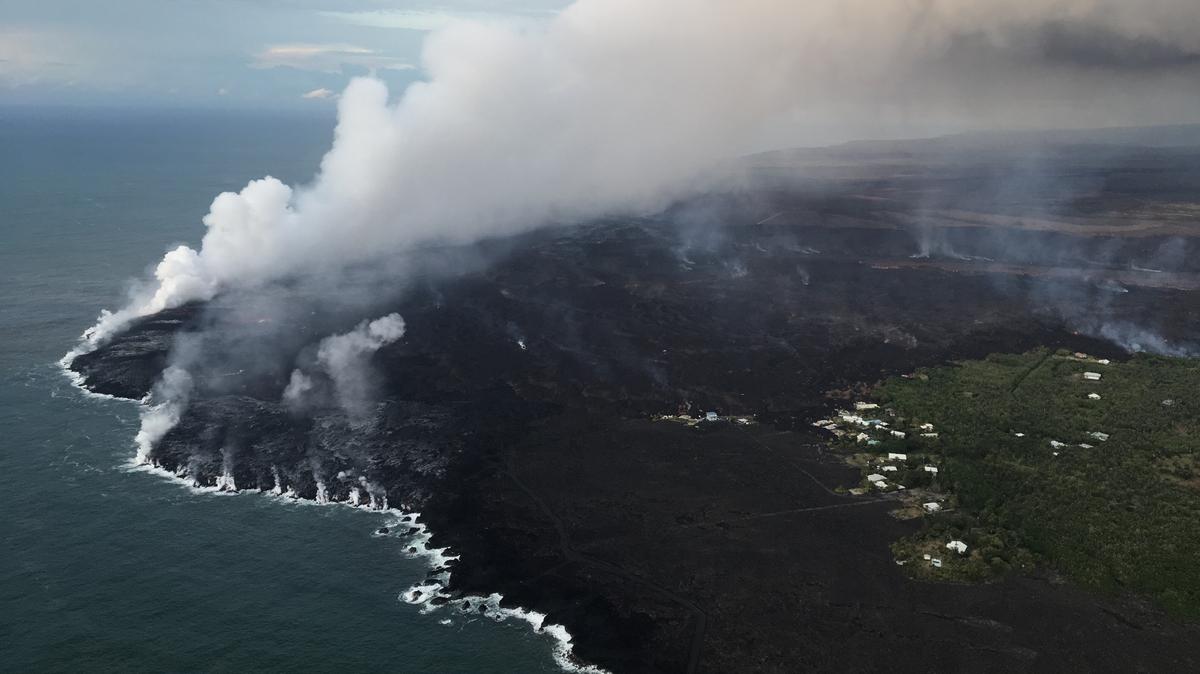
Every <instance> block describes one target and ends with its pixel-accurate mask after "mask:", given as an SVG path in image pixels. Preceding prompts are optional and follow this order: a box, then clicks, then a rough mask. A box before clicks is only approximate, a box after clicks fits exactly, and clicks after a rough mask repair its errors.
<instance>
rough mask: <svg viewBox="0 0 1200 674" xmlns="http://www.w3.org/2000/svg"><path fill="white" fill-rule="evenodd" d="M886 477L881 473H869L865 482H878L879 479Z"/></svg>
mask: <svg viewBox="0 0 1200 674" xmlns="http://www.w3.org/2000/svg"><path fill="white" fill-rule="evenodd" d="M886 479H887V478H886V477H884V476H883V475H880V474H879V473H871V474H870V475H868V476H867V482H879V481H880V480H886Z"/></svg>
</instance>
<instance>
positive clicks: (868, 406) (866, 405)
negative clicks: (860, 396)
mask: <svg viewBox="0 0 1200 674" xmlns="http://www.w3.org/2000/svg"><path fill="white" fill-rule="evenodd" d="M854 409H856V410H858V411H860V412H861V411H863V410H877V409H879V405H876V404H875V403H854Z"/></svg>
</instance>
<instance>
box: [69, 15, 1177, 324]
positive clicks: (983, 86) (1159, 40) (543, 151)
mask: <svg viewBox="0 0 1200 674" xmlns="http://www.w3.org/2000/svg"><path fill="white" fill-rule="evenodd" d="M1198 36H1200V12H1197V11H1196V9H1195V4H1194V0H1150V1H1147V2H1140V3H1129V2H1125V1H1123V0H1121V1H1118V0H1067V1H1062V0H1056V1H1051V0H1008V1H1005V2H999V1H996V2H986V1H985V2H981V1H979V0H924V1H917V2H913V1H911V0H847V1H845V2H836V3H833V2H831V3H824V2H795V1H794V0H739V1H738V2H729V1H722V0H578V1H577V2H576V3H574V4H573V5H571V6H570V7H569V8H567V9H566V10H564V11H563V12H562V13H560V14H559V15H557V16H556V17H554V18H553V19H551V20H550V21H548V22H547V23H545V24H543V25H538V26H533V27H530V26H527V25H526V26H513V25H484V24H480V23H471V22H463V23H459V24H455V25H452V26H450V27H448V28H446V29H444V30H441V31H439V32H437V33H435V34H433V35H432V36H431V37H430V38H429V39H428V41H427V43H426V48H425V52H424V56H423V65H424V68H425V71H426V72H427V74H428V80H427V81H425V82H421V83H418V84H415V85H413V86H411V87H410V88H409V89H408V90H407V91H406V92H404V94H403V95H402V96H401V97H400V98H399V100H398V101H396V102H394V103H391V102H389V94H388V92H387V90H386V88H385V87H384V85H383V84H382V83H380V82H379V81H377V80H373V79H366V78H364V79H357V80H354V81H353V82H351V84H350V85H349V87H348V88H347V89H346V91H345V93H344V95H343V96H342V98H341V100H340V104H339V122H338V126H337V130H336V138H335V142H334V145H333V147H332V149H331V150H330V151H329V153H328V154H327V155H326V156H325V158H324V160H323V161H322V164H321V170H320V173H319V174H318V176H317V177H316V179H315V181H314V182H313V183H312V184H310V185H307V186H304V187H300V188H292V187H289V186H287V185H285V184H283V183H282V182H280V181H279V180H276V179H274V178H271V177H267V178H263V179H261V180H255V181H252V182H251V183H249V184H248V185H247V186H246V187H245V188H244V189H243V190H242V191H241V192H239V193H236V194H235V193H225V194H221V195H220V196H218V197H217V198H216V199H215V200H214V201H213V203H212V207H211V210H210V212H209V214H208V215H207V216H206V217H205V218H204V224H205V225H206V227H207V233H206V234H205V236H204V240H203V243H202V245H201V246H200V248H199V250H193V249H191V248H188V247H185V246H181V247H179V248H177V249H175V250H172V251H170V252H168V253H167V254H166V255H165V256H164V258H163V260H162V261H161V262H160V263H159V264H158V266H157V268H156V270H155V273H154V279H153V281H151V282H150V284H149V285H148V287H147V288H146V289H145V292H143V293H141V294H139V295H138V296H137V297H135V298H134V299H133V300H132V301H131V302H130V304H129V305H128V306H127V307H126V308H124V309H122V310H120V311H117V312H115V313H109V312H106V313H105V314H103V315H102V317H101V320H100V321H99V323H98V324H97V325H96V326H95V327H94V328H92V329H91V330H89V332H88V333H87V334H86V337H87V343H88V344H90V345H95V344H98V343H99V342H101V341H103V340H104V339H105V338H107V337H108V336H109V335H111V334H112V333H113V332H114V331H116V330H118V329H119V328H120V327H121V326H123V325H124V324H125V323H126V322H127V321H129V320H131V319H132V318H135V317H137V316H141V315H147V314H151V313H154V312H157V311H160V310H162V309H164V308H169V307H174V306H178V305H180V304H182V303H185V302H188V301H191V300H198V299H199V300H203V299H208V298H211V297H213V296H214V295H215V294H216V293H218V292H220V291H221V290H222V289H224V288H228V287H230V286H252V285H254V284H256V283H261V282H266V281H270V280H272V279H278V278H281V277H286V276H290V275H295V274H298V273H299V272H300V271H301V270H303V271H305V272H308V271H311V270H321V269H330V268H333V269H336V268H338V267H341V266H344V265H346V264H349V263H353V262H356V261H360V260H364V259H367V258H370V257H374V256H378V255H382V254H387V253H389V252H396V251H401V250H406V249H412V248H414V247H419V246H422V245H425V244H428V243H432V242H443V241H445V242H467V241H471V240H475V239H478V238H481V237H486V236H493V235H503V234H508V233H513V232H516V231H518V230H522V229H526V228H531V227H537V226H542V225H545V224H549V223H553V222H558V221H577V220H580V219H586V218H590V217H594V216H599V215H604V214H610V213H614V212H622V211H646V210H654V209H657V208H660V207H662V206H664V205H665V204H667V203H668V202H669V201H671V200H672V198H674V197H677V196H680V195H681V194H682V193H684V192H686V191H687V190H688V189H690V188H694V187H696V186H697V184H698V183H699V181H701V180H702V179H704V178H706V177H711V174H710V173H709V169H711V168H712V167H713V166H714V165H715V164H717V163H718V162H720V161H721V160H723V159H725V158H727V157H730V156H732V155H736V154H737V153H739V152H744V151H747V150H751V149H760V148H763V147H766V146H772V145H784V144H788V143H794V142H796V141H797V140H806V141H810V142H811V141H814V140H822V139H831V138H843V137H847V136H867V135H876V136H878V135H895V134H897V133H908V134H913V133H920V132H921V131H925V130H928V126H929V125H937V128H939V129H942V130H948V129H953V128H955V127H996V126H1010V127H1011V126H1028V125H1057V126H1086V125H1091V126H1098V125H1104V124H1118V123H1157V122H1169V121H1181V118H1183V117H1186V118H1188V119H1190V118H1193V117H1194V114H1195V113H1194V111H1195V110H1196V109H1200V93H1198V91H1200V90H1197V89H1196V88H1195V87H1194V83H1195V81H1196V75H1197V72H1200V37H1198ZM822 134H823V135H822ZM85 346H86V345H85Z"/></svg>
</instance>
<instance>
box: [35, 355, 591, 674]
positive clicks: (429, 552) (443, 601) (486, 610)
mask: <svg viewBox="0 0 1200 674" xmlns="http://www.w3.org/2000/svg"><path fill="white" fill-rule="evenodd" d="M84 352H86V351H82V350H80V349H79V348H76V349H73V350H72V351H70V352H68V353H67V354H66V355H65V356H63V357H62V358H61V359H60V360H59V361H58V362H57V365H58V366H59V368H60V370H61V372H62V373H63V375H64V376H65V377H66V378H67V380H68V381H69V382H70V384H71V385H72V386H73V387H74V388H75V389H76V390H78V391H80V392H82V393H83V394H84V395H85V396H87V397H89V398H94V399H100V400H105V401H120V402H124V403H131V404H136V405H138V406H139V407H141V408H142V410H143V421H144V419H145V416H146V412H147V411H149V413H150V414H153V411H154V408H153V407H151V406H150V405H149V396H146V397H145V398H142V399H141V400H131V399H129V398H121V397H118V396H113V395H108V394H104V393H96V392H94V391H91V390H90V389H88V388H87V386H86V382H85V379H84V377H83V375H81V374H79V373H78V372H75V371H74V370H72V369H71V367H70V365H71V362H72V361H73V360H74V359H75V357H76V356H78V355H79V354H80V353H84ZM124 468H125V469H126V470H127V471H128V472H131V473H143V474H146V475H153V476H155V477H158V478H160V479H163V480H165V481H168V482H171V483H172V484H175V485H178V486H181V487H184V488H185V489H187V490H188V491H189V492H190V493H192V494H195V495H199V496H237V495H242V494H258V495H261V496H266V497H267V498H270V499H271V500H273V501H275V502H277V503H280V504H285V505H304V506H344V507H348V508H354V509H357V510H365V511H368V512H372V513H379V514H380V515H383V516H385V517H386V519H385V520H384V522H383V527H382V528H380V529H378V530H377V533H378V532H382V531H384V530H385V529H386V531H387V532H388V533H385V534H380V535H385V536H388V535H392V534H391V532H392V530H394V529H404V531H402V532H400V533H397V534H396V537H397V538H400V539H403V541H404V550H405V552H404V554H405V555H406V556H407V557H409V558H410V559H422V560H424V561H425V563H426V564H427V565H428V567H429V572H430V575H429V576H428V577H427V578H426V579H425V580H424V581H423V582H420V583H417V584H415V585H413V586H411V587H409V588H407V589H406V590H404V591H403V592H401V593H400V595H399V597H398V599H399V600H400V601H403V602H404V603H406V604H409V605H412V606H417V607H419V610H420V612H421V613H422V614H432V613H435V612H438V611H440V610H442V609H446V610H453V611H457V612H458V613H459V614H461V615H482V616H484V617H486V618H489V619H491V620H494V621H496V622H507V621H509V620H510V619H515V620H518V621H522V622H525V623H527V624H528V625H529V628H530V629H532V630H533V632H534V634H538V635H544V636H548V637H549V638H550V639H551V640H552V642H553V646H552V655H553V657H554V661H555V663H556V664H557V665H558V666H559V667H560V668H561V669H562V670H563V671H567V672H572V673H578V674H609V673H608V672H607V671H606V670H604V669H601V668H599V667H596V666H594V665H588V664H584V663H581V662H579V661H578V660H576V658H575V657H574V655H573V648H574V645H573V643H572V638H571V634H570V633H569V632H568V631H567V629H566V627H564V626H563V625H558V624H547V623H546V619H547V616H546V614H544V613H539V612H537V611H531V610H528V609H525V608H522V607H514V608H509V607H504V606H502V605H501V603H502V602H503V599H504V598H503V596H502V595H501V594H499V593H492V594H490V595H488V596H486V597H483V596H477V595H470V596H466V597H454V596H453V595H451V594H449V593H448V592H447V591H446V589H447V588H448V587H449V585H450V568H449V564H450V562H452V561H454V560H457V559H458V556H457V555H452V554H449V549H448V548H435V547H431V545H430V542H431V541H432V539H433V532H432V531H430V529H429V527H428V525H426V524H425V523H423V522H421V521H420V517H421V514H420V513H419V512H412V511H406V510H404V509H402V508H396V507H391V506H389V505H388V504H387V500H386V498H384V499H383V500H382V501H379V500H377V499H376V498H375V496H374V495H371V497H370V500H369V501H366V502H363V501H362V500H361V496H360V494H359V492H358V490H352V491H351V494H350V496H349V497H348V498H347V499H346V500H342V501H339V500H335V499H331V498H329V497H328V496H327V495H326V492H325V490H324V489H323V488H322V487H323V485H321V484H320V483H318V488H319V491H318V494H317V498H316V499H306V498H303V497H301V496H300V495H299V494H297V493H296V492H295V491H294V490H293V489H291V488H285V487H284V485H283V483H282V481H281V479H280V477H279V474H278V472H277V471H276V472H275V486H274V487H273V488H272V489H239V488H238V487H237V485H236V484H235V483H234V481H233V479H232V475H222V476H219V477H218V478H217V480H216V482H215V483H214V484H211V485H209V484H202V483H200V482H198V481H197V480H195V479H193V478H191V477H189V476H188V474H187V470H186V468H183V469H181V470H180V471H178V472H176V471H171V470H168V469H167V468H164V467H162V466H160V465H158V464H157V463H156V462H154V461H153V460H152V459H150V458H149V457H148V455H144V454H143V452H141V451H138V453H137V454H136V455H135V456H133V457H130V459H129V460H128V462H126V464H125V466H124ZM355 496H359V498H355ZM322 497H324V498H322ZM447 620H448V619H444V620H443V621H442V622H443V623H445V622H446V621H447Z"/></svg>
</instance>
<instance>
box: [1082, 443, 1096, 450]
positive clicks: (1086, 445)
mask: <svg viewBox="0 0 1200 674" xmlns="http://www.w3.org/2000/svg"><path fill="white" fill-rule="evenodd" d="M1079 448H1080V449H1094V447H1092V446H1091V445H1089V444H1087V443H1086V442H1081V443H1079Z"/></svg>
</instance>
